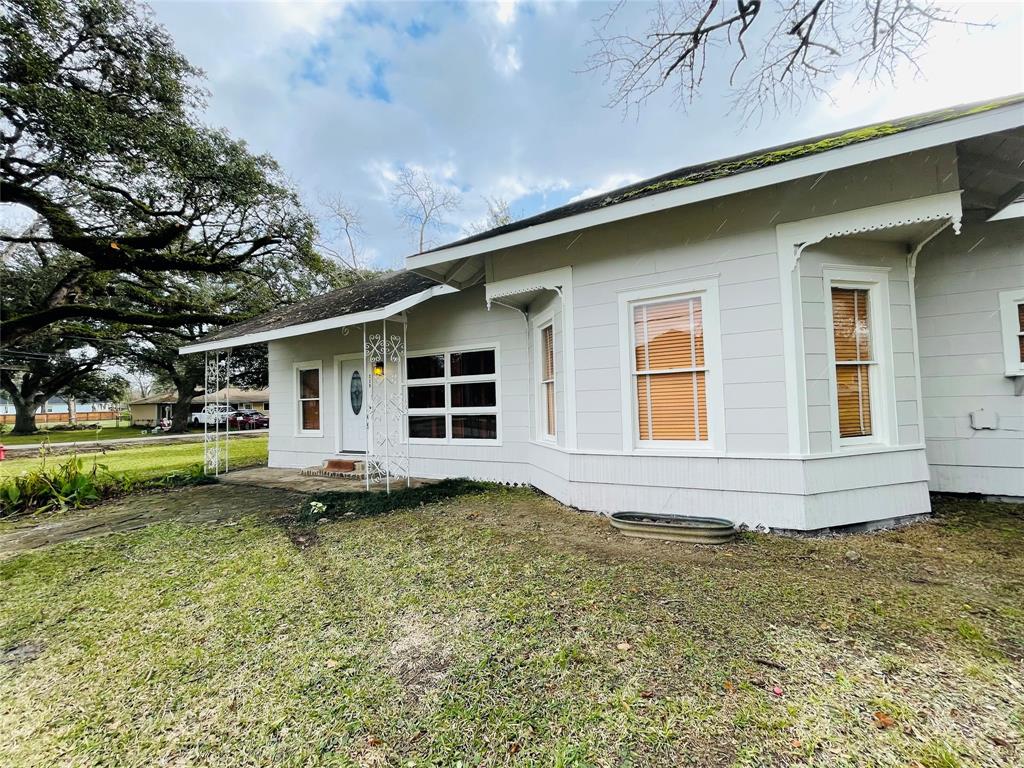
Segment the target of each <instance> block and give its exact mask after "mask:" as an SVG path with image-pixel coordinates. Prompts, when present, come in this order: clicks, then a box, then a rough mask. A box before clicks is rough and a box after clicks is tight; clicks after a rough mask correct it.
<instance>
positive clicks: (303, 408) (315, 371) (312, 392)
mask: <svg viewBox="0 0 1024 768" xmlns="http://www.w3.org/2000/svg"><path fill="white" fill-rule="evenodd" d="M297 370H298V390H299V428H300V430H301V431H302V432H318V431H319V430H320V369H319V368H298V369H297Z"/></svg>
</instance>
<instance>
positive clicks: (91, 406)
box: [0, 397, 119, 416]
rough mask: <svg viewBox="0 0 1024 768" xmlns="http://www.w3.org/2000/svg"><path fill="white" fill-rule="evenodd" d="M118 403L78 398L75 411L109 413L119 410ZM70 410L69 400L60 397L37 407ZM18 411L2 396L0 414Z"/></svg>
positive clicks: (42, 411) (40, 411) (41, 410)
mask: <svg viewBox="0 0 1024 768" xmlns="http://www.w3.org/2000/svg"><path fill="white" fill-rule="evenodd" d="M118 405H119V404H118V403H113V402H94V401H91V400H77V401H75V413H76V414H78V415H79V416H87V415H88V414H90V413H104V414H109V413H110V412H112V411H115V410H117V408H118ZM68 411H69V406H68V401H67V400H63V399H61V398H59V397H51V398H50V399H49V400H47V401H46V404H45V405H41V406H39V407H38V408H36V413H38V414H47V413H63V414H67V413H68ZM15 412H16V409H15V407H14V403H12V402H11V401H10V400H8V399H7V398H5V397H0V415H7V414H11V415H13V414H14V413H15Z"/></svg>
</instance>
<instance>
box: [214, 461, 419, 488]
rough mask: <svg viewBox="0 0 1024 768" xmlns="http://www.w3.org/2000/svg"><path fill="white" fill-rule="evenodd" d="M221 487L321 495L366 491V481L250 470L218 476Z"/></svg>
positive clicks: (416, 482) (290, 471) (416, 481)
mask: <svg viewBox="0 0 1024 768" xmlns="http://www.w3.org/2000/svg"><path fill="white" fill-rule="evenodd" d="M220 481H221V482H222V483H228V484H233V485H248V486H255V487H257V488H277V489H280V490H285V491H294V492H297V493H320V492H322V491H365V490H366V481H365V480H354V479H351V478H347V477H322V476H318V475H303V474H302V471H301V470H298V469H276V468H271V467H253V468H251V469H238V470H234V471H233V472H228V473H227V474H226V475H221V476H220ZM430 482H433V481H432V480H424V479H420V478H413V479H412V486H413V487H414V488H415V487H417V486H420V485H424V484H425V483H430ZM391 487H392V489H394V488H396V487H397V488H404V487H405V484H404V483H403V482H402V481H398V483H393V484H392V486H391ZM370 490H371V491H382V490H384V485H383V483H373V484H371V485H370Z"/></svg>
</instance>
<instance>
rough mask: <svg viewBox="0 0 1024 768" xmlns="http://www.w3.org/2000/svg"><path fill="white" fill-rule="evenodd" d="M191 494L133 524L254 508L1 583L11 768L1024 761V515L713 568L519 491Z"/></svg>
mask: <svg viewBox="0 0 1024 768" xmlns="http://www.w3.org/2000/svg"><path fill="white" fill-rule="evenodd" d="M175 493H177V494H180V495H179V496H177V497H174V496H173V494H171V495H168V494H161V495H155V496H153V497H139V498H137V499H134V500H130V501H122V502H119V504H122V505H123V504H126V503H133V504H144V503H149V502H147V501H146V499H147V498H149V499H156V500H158V501H159V503H161V504H164V505H165V506H166V505H167V504H168V503H173V501H172V500H173V498H178V499H179V502H178V503H179V504H182V505H186V506H187V505H190V504H191V505H200V504H202V505H214V506H215V505H221V507H223V505H225V504H234V505H236V506H237V507H238V509H239V511H240V512H242V513H243V514H242V516H241V517H240V518H238V520H237V521H234V522H233V523H228V524H224V523H219V524H207V525H184V524H180V523H161V524H158V525H154V526H152V527H150V528H147V529H145V530H141V531H135V532H132V533H128V534H118V535H112V536H107V537H103V538H97V539H92V540H86V541H80V542H74V543H69V544H63V545H60V546H58V547H54V548H51V549H47V550H40V551H36V552H33V553H28V554H22V555H19V556H16V557H13V558H11V559H7V560H4V561H0V583H2V584H3V588H2V589H0V654H3V653H5V655H0V702H2V704H0V765H4V766H10V767H11V768H15V767H18V766H51V765H118V766H149V765H176V766H177V765H181V766H184V765H216V766H221V767H228V766H257V765H259V766H264V765H266V766H269V765H273V766H296V767H298V766H465V767H466V768H468V767H469V766H478V765H488V766H492V765H493V766H504V765H531V766H532V765H541V766H585V765H586V766H682V765H693V766H725V765H759V766H761V765H806V766H811V765H814V766H828V767H829V768H831V767H832V766H851V767H852V766H894V767H895V766H918V767H919V768H956V767H957V766H964V767H966V766H1019V765H1021V764H1022V762H1024V675H1022V666H1021V661H1022V658H1024V546H1022V542H1024V517H1022V510H1021V508H1020V507H1014V506H1012V505H1006V504H994V503H993V504H984V503H977V502H963V501H949V500H946V501H941V502H940V503H939V504H938V505H937V506H938V511H939V512H940V516H939V517H938V519H937V521H935V522H931V523H925V524H919V525H916V526H914V527H912V528H907V529H903V530H899V531H894V532H888V533H882V534H875V535H862V536H853V537H842V538H825V539H812V540H802V539H785V538H778V537H767V536H755V535H745V536H743V537H742V538H741V539H740V540H739V541H737V542H736V543H734V544H731V545H727V546H725V547H722V548H717V549H715V548H696V547H692V546H685V545H677V544H666V543H658V542H647V541H638V540H629V539H625V538H623V537H621V536H619V535H617V534H614V533H612V532H611V531H610V529H609V528H608V527H607V523H606V522H605V521H603V520H601V519H598V518H595V517H592V516H587V515H583V514H581V513H578V512H574V511H572V510H569V509H566V508H564V507H561V506H559V505H558V504H556V503H554V502H552V501H550V500H548V499H546V498H544V497H541V496H537V495H535V494H533V493H531V492H528V491H524V490H516V491H494V492H490V493H486V494H480V495H475V496H466V497H462V498H460V499H456V500H453V501H450V502H446V503H443V504H435V505H430V506H427V507H422V508H418V509H416V510H412V511H408V512H399V513H392V514H389V515H385V516H379V517H372V518H370V517H358V516H357V517H353V518H348V519H342V520H340V521H338V522H330V523H324V524H321V525H318V526H315V527H314V528H312V529H308V530H299V529H296V528H294V527H293V526H291V525H289V524H288V522H287V520H283V519H281V517H280V512H281V510H282V509H283V508H288V507H289V505H294V499H295V497H289V496H287V495H282V496H281V499H283V501H282V502H281V505H280V506H281V509H277V510H273V509H270V507H271V506H272V505H269V504H268V502H267V501H266V497H265V496H259V497H257V496H255V495H254V491H253V490H252V489H247V488H242V487H237V486H236V487H231V486H227V485H218V486H208V487H204V488H193V489H188V490H184V491H177V492H175ZM260 493H263V494H266V493H267V492H266V491H263V492H260ZM255 498H259V499H261V501H259V502H254V499H255ZM152 503H157V502H155V501H154V502H152ZM254 505H256V506H261V507H262V508H263V510H264V513H263V514H260V513H259V510H258V509H254V508H253V507H254ZM246 510H249V511H250V513H249V514H244V512H245V511H246ZM267 512H270V513H274V512H276V513H277V514H278V516H277V517H276V518H275V516H274V514H267Z"/></svg>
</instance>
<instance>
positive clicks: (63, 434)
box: [0, 422, 149, 445]
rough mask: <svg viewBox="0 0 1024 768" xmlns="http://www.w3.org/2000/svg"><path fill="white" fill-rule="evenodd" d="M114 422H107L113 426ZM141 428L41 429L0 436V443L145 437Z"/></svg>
mask: <svg viewBox="0 0 1024 768" xmlns="http://www.w3.org/2000/svg"><path fill="white" fill-rule="evenodd" d="M113 423H114V422H109V424H111V425H113ZM147 434H149V433H148V432H145V431H144V430H143V429H142V428H141V427H125V426H121V427H115V426H104V427H103V429H101V430H95V429H78V430H62V429H43V431H41V432H38V433H36V434H34V435H12V434H10V432H7V433H5V434H0V443H3V444H4V445H30V444H35V443H41V442H43V441H44V440H49V441H50V442H51V443H73V442H76V441H77V442H80V443H84V442H95V441H97V440H116V439H118V438H121V437H145V436H146V435H147Z"/></svg>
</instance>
